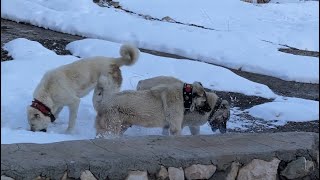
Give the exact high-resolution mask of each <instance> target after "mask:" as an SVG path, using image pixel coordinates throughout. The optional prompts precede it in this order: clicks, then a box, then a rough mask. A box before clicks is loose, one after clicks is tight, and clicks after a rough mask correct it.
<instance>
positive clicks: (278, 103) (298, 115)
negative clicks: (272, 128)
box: [247, 97, 319, 125]
mask: <svg viewBox="0 0 320 180" xmlns="http://www.w3.org/2000/svg"><path fill="white" fill-rule="evenodd" d="M247 111H248V112H249V114H250V115H251V116H253V117H257V118H262V119H264V120H266V121H276V122H274V124H276V125H284V124H286V123H287V122H288V121H293V122H305V121H310V120H318V119H319V101H312V100H306V99H299V98H290V97H278V98H277V99H275V100H274V101H273V102H269V103H264V104H260V105H257V106H254V107H252V108H250V109H248V110H247Z"/></svg>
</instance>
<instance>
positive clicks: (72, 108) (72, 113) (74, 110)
mask: <svg viewBox="0 0 320 180" xmlns="http://www.w3.org/2000/svg"><path fill="white" fill-rule="evenodd" d="M79 104H80V99H79V98H78V97H75V98H74V100H73V103H72V104H69V105H68V107H69V124H68V128H67V133H71V132H72V131H73V129H74V126H75V124H76V120H77V114H78V109H79Z"/></svg>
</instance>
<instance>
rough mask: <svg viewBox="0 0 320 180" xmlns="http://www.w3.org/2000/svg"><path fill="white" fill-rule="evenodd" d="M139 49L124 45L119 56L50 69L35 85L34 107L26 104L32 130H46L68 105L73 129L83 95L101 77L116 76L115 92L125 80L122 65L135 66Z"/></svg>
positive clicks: (69, 125)
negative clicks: (123, 79)
mask: <svg viewBox="0 0 320 180" xmlns="http://www.w3.org/2000/svg"><path fill="white" fill-rule="evenodd" d="M139 53H140V51H139V50H138V49H137V48H136V47H134V46H131V45H128V44H125V45H122V46H121V48H120V55H121V57H119V58H109V57H102V56H98V57H91V58H85V59H82V60H78V61H76V62H73V63H71V64H67V65H64V66H61V67H58V68H56V69H53V70H51V71H48V72H47V73H46V74H45V75H44V76H43V78H42V79H41V82H40V83H39V84H38V86H37V87H36V89H35V91H34V93H33V98H34V101H33V102H32V105H31V106H28V107H27V114H28V121H29V124H30V127H31V130H32V131H44V132H46V129H47V127H48V125H49V123H50V122H53V121H54V120H55V118H56V117H57V116H58V114H59V112H60V111H61V110H62V108H63V107H64V106H68V108H69V124H68V128H67V132H71V131H72V130H73V129H74V126H75V123H76V118H77V113H78V107H79V103H80V98H81V97H83V96H85V95H87V94H88V93H89V92H90V91H91V90H92V89H93V88H94V87H95V86H96V84H97V81H98V78H99V77H100V76H102V75H103V76H105V77H108V78H111V79H113V81H112V82H114V83H115V84H114V85H113V86H112V87H113V88H114V91H119V90H120V86H121V83H122V75H121V70H120V67H121V66H123V65H127V66H130V65H133V64H134V63H135V62H136V61H137V59H138V58H139Z"/></svg>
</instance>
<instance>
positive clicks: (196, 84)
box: [192, 81, 205, 96]
mask: <svg viewBox="0 0 320 180" xmlns="http://www.w3.org/2000/svg"><path fill="white" fill-rule="evenodd" d="M192 86H193V93H196V94H197V95H199V96H205V90H204V88H203V86H202V84H201V83H200V82H198V81H195V82H193V84H192Z"/></svg>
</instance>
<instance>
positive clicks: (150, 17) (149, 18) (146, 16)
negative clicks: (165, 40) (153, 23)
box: [144, 15, 154, 20]
mask: <svg viewBox="0 0 320 180" xmlns="http://www.w3.org/2000/svg"><path fill="white" fill-rule="evenodd" d="M144 18H145V19H146V20H153V19H154V18H153V17H152V16H150V15H145V16H144Z"/></svg>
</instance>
